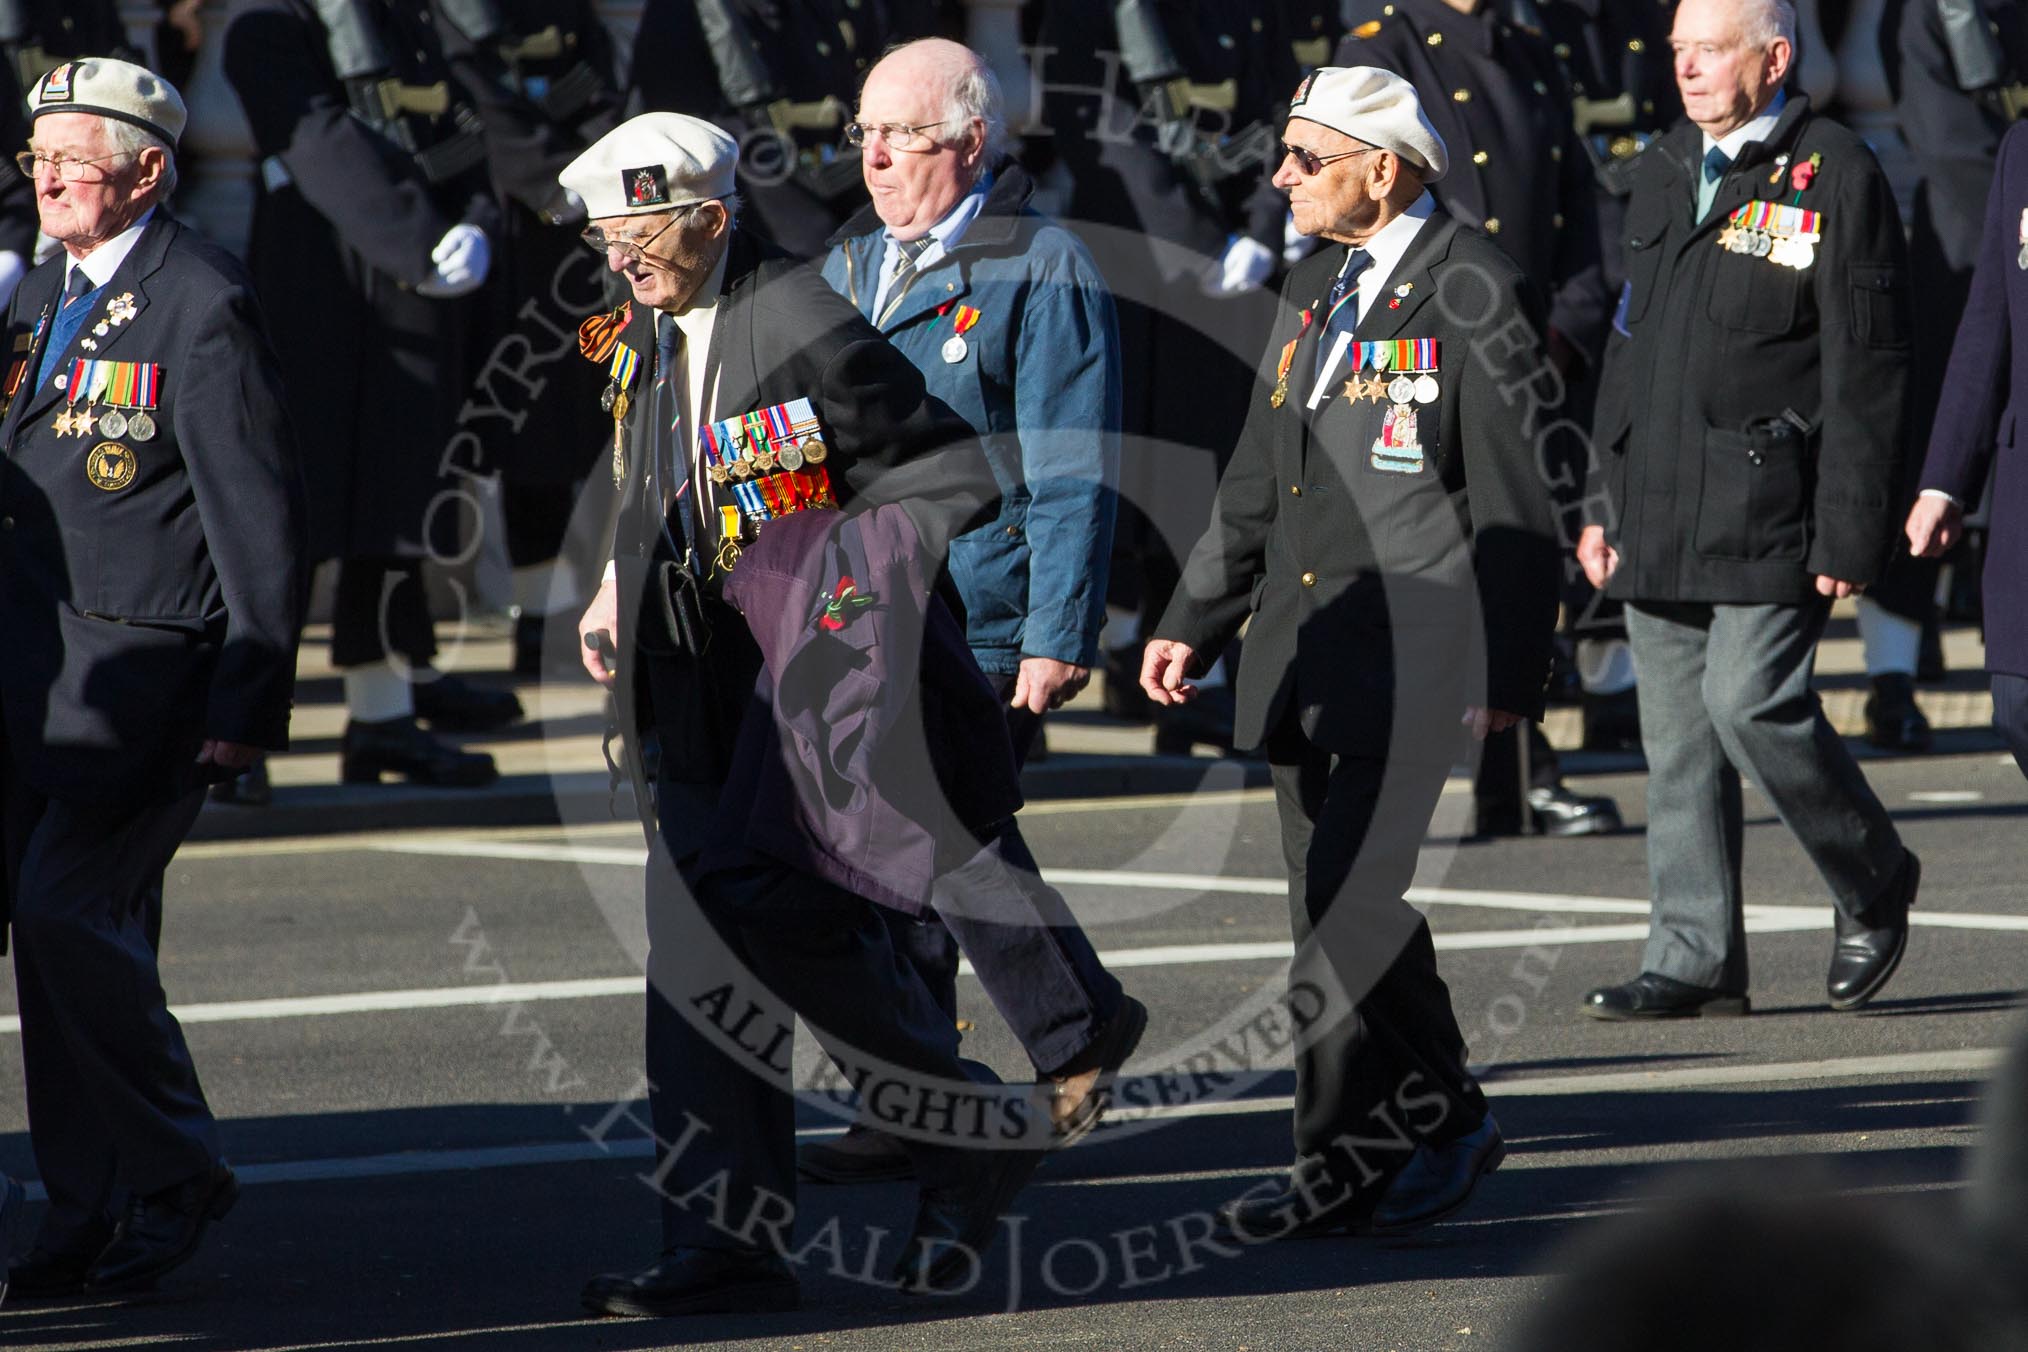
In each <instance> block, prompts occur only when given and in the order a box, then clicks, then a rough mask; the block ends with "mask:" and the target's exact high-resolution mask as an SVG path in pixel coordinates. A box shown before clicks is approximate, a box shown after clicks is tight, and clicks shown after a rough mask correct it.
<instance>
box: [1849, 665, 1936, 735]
mask: <svg viewBox="0 0 2028 1352" xmlns="http://www.w3.org/2000/svg"><path fill="white" fill-rule="evenodd" d="M1866 740H1867V742H1868V743H1870V744H1871V745H1873V746H1877V747H1879V748H1880V749H1881V750H1882V751H1906V752H1923V751H1927V750H1929V749H1930V746H1931V744H1932V743H1934V742H1935V741H1936V735H1935V734H1934V733H1933V732H1931V731H1930V726H1929V720H1928V719H1927V718H1924V717H1923V715H1922V709H1921V707H1920V706H1919V705H1917V704H1916V702H1915V680H1914V678H1913V677H1910V676H1906V675H1903V674H1902V673H1900V672H1889V673H1888V674H1887V675H1885V676H1875V677H1874V678H1873V693H1872V694H1871V695H1868V696H1867V697H1866Z"/></svg>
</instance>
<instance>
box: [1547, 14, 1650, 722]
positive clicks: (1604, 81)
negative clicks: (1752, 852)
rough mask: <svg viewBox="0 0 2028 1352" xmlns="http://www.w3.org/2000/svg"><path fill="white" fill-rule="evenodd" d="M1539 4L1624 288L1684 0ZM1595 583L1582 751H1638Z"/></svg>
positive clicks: (1624, 682) (1623, 666)
mask: <svg viewBox="0 0 2028 1352" xmlns="http://www.w3.org/2000/svg"><path fill="white" fill-rule="evenodd" d="M1539 8H1540V12H1541V16H1542V28H1543V33H1544V35H1545V36H1546V37H1547V38H1548V39H1549V42H1550V44H1551V46H1550V51H1551V53H1552V54H1553V55H1554V56H1555V57H1556V60H1557V63H1558V65H1559V66H1561V67H1562V70H1563V77H1564V83H1565V84H1566V85H1567V86H1568V87H1569V90H1570V96H1571V98H1570V107H1571V120H1572V122H1573V124H1574V125H1575V127H1576V130H1577V138H1578V144H1580V145H1581V146H1583V148H1584V151H1585V155H1586V157H1587V158H1588V159H1589V160H1590V162H1591V170H1592V179H1593V182H1594V184H1595V185H1596V190H1597V199H1598V214H1599V247H1600V263H1601V265H1602V266H1603V269H1604V275H1605V284H1606V295H1607V296H1609V297H1610V296H1617V295H1619V293H1620V288H1621V287H1622V286H1623V285H1625V283H1626V277H1627V270H1626V259H1625V258H1624V257H1622V254H1623V252H1624V251H1623V250H1622V248H1621V246H1620V236H1621V234H1622V227H1623V225H1624V224H1625V222H1626V214H1627V198H1628V196H1629V195H1630V194H1631V193H1632V191H1633V168H1634V161H1635V160H1636V158H1637V157H1638V156H1639V155H1640V153H1641V152H1642V151H1643V150H1645V149H1646V148H1647V147H1648V146H1649V145H1650V144H1651V143H1652V142H1653V141H1654V140H1655V138H1656V137H1658V136H1660V135H1661V134H1662V133H1663V132H1665V131H1667V130H1668V129H1669V128H1670V127H1671V126H1673V125H1675V122H1676V119H1678V118H1680V117H1681V116H1682V115H1683V101H1682V99H1681V97H1679V96H1678V94H1677V93H1676V75H1675V70H1674V64H1675V62H1674V57H1673V55H1672V54H1671V52H1670V50H1669V17H1670V15H1671V14H1673V13H1674V12H1675V9H1676V0H1615V2H1614V3H1607V0H1543V3H1542V4H1541V5H1540V7H1539ZM1587 590H1588V593H1589V594H1588V595H1587V596H1586V597H1585V599H1584V603H1583V605H1582V608H1581V609H1580V611H1579V614H1578V617H1577V621H1576V623H1575V624H1574V625H1573V626H1572V629H1573V631H1574V637H1575V639H1576V648H1575V657H1576V662H1575V666H1576V675H1577V677H1578V681H1579V684H1580V686H1581V687H1582V695H1581V696H1580V699H1581V707H1582V712H1583V720H1584V749H1585V750H1587V751H1636V752H1637V751H1639V750H1640V748H1641V715H1640V704H1639V698H1638V697H1637V696H1636V695H1635V693H1634V663H1633V656H1632V654H1631V653H1630V652H1629V651H1628V649H1627V634H1626V624H1625V622H1624V620H1623V619H1622V617H1621V611H1620V604H1619V602H1617V601H1613V600H1610V599H1608V598H1607V597H1605V596H1602V595H1600V594H1599V593H1598V592H1597V591H1595V590H1589V589H1587Z"/></svg>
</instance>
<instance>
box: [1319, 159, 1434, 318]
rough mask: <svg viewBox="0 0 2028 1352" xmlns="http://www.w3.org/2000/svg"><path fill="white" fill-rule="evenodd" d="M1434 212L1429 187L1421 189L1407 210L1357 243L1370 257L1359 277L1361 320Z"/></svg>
mask: <svg viewBox="0 0 2028 1352" xmlns="http://www.w3.org/2000/svg"><path fill="white" fill-rule="evenodd" d="M1435 213H1436V198H1434V197H1432V196H1430V192H1429V189H1428V188H1424V189H1423V190H1422V196H1420V197H1418V198H1416V199H1415V200H1414V201H1413V202H1410V203H1409V204H1408V209H1407V210H1406V211H1403V212H1402V213H1401V214H1400V215H1399V216H1396V217H1395V218H1394V219H1393V220H1391V221H1389V222H1388V223H1387V224H1386V225H1383V226H1381V227H1380V231H1379V233H1377V234H1376V235H1374V236H1373V238H1372V239H1369V240H1367V241H1366V243H1365V244H1363V245H1361V246H1360V247H1361V248H1363V249H1365V250H1366V256H1367V257H1369V258H1371V259H1372V260H1373V263H1372V265H1371V266H1370V267H1368V268H1367V269H1366V272H1365V273H1364V274H1363V275H1362V276H1361V278H1360V286H1359V317H1360V318H1361V319H1364V318H1365V317H1366V312H1367V311H1368V310H1370V309H1372V308H1373V302H1374V301H1376V300H1378V299H1379V298H1380V291H1381V288H1382V286H1383V285H1384V284H1385V283H1386V281H1387V279H1388V278H1389V277H1392V276H1393V275H1394V270H1395V269H1396V268H1397V267H1399V266H1401V260H1402V258H1403V256H1405V255H1406V254H1407V253H1408V246H1409V245H1411V244H1413V243H1414V242H1415V237H1416V236H1417V235H1418V234H1420V233H1422V227H1423V225H1424V223H1425V222H1427V221H1428V220H1429V218H1430V217H1431V216H1432V215H1434V214H1435ZM1351 257H1352V255H1351V251H1350V250H1347V251H1346V254H1345V258H1346V261H1347V262H1350V261H1351ZM1340 270H1341V271H1342V270H1343V269H1342V268H1341V269H1340Z"/></svg>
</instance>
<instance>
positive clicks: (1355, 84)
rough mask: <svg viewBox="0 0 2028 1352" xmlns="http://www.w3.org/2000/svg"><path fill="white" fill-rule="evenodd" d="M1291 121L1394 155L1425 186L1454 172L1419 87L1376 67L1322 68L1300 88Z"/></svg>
mask: <svg viewBox="0 0 2028 1352" xmlns="http://www.w3.org/2000/svg"><path fill="white" fill-rule="evenodd" d="M1289 116H1290V117H1300V118H1303V119H1304V120H1306V121H1309V122H1315V123H1317V124H1318V125H1319V126H1325V127H1329V128H1331V130H1333V131H1342V132H1344V133H1345V134H1346V135H1347V136H1349V137H1351V138H1352V139H1353V140H1355V141H1364V142H1365V143H1366V144H1367V145H1370V146H1374V147H1377V148H1378V149H1381V150H1391V151H1393V152H1394V153H1395V154H1397V155H1399V156H1401V158H1403V159H1404V160H1407V161H1408V163H1409V164H1410V166H1412V167H1413V168H1414V169H1415V170H1416V172H1417V173H1418V174H1419V175H1420V176H1421V177H1422V180H1423V182H1425V183H1434V182H1436V181H1437V180H1438V179H1440V178H1442V177H1443V176H1444V172H1445V171H1446V170H1448V169H1449V168H1450V167H1451V157H1450V152H1449V151H1447V150H1445V149H1444V138H1443V137H1441V136H1439V135H1437V132H1436V128H1435V127H1432V126H1431V125H1430V123H1429V119H1428V118H1427V117H1425V116H1424V115H1423V111H1422V101H1421V100H1420V99H1418V98H1416V96H1415V86H1414V85H1412V84H1410V83H1409V82H1408V81H1406V80H1404V79H1402V78H1401V77H1400V76H1399V75H1396V74H1395V73H1394V72H1392V71H1386V70H1380V69H1377V68H1376V67H1373V66H1319V67H1317V69H1315V70H1313V71H1311V72H1310V73H1309V74H1308V75H1306V76H1304V77H1303V82H1302V83H1301V84H1300V85H1297V86H1296V96H1295V97H1294V98H1293V99H1291V100H1289Z"/></svg>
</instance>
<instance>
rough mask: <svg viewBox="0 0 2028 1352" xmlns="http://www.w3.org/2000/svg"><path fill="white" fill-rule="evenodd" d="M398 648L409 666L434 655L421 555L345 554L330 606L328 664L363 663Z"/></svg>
mask: <svg viewBox="0 0 2028 1352" xmlns="http://www.w3.org/2000/svg"><path fill="white" fill-rule="evenodd" d="M390 653H399V654H401V656H402V657H404V658H406V659H407V661H408V664H409V665H410V666H412V667H426V666H428V665H429V664H430V662H431V661H432V660H433V659H434V658H435V657H436V655H437V633H436V626H435V624H433V623H432V622H431V620H430V606H429V597H428V595H427V593H426V592H425V591H424V589H423V577H422V560H421V559H395V558H384V559H345V560H343V561H342V562H341V563H339V565H338V594H337V596H336V597H335V598H333V601H332V607H331V665H332V666H334V667H364V666H371V665H373V664H374V663H376V662H381V661H384V660H385V659H386V658H387V656H388V654H390Z"/></svg>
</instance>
